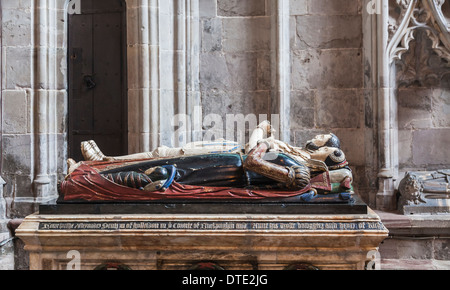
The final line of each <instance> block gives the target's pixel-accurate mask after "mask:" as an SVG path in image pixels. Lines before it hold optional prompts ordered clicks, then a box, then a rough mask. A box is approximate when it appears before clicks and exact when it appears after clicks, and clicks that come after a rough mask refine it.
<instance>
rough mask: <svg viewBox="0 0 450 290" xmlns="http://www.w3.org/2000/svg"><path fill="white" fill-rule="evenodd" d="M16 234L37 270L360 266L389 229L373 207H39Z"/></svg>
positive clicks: (370, 261) (370, 260)
mask: <svg viewBox="0 0 450 290" xmlns="http://www.w3.org/2000/svg"><path fill="white" fill-rule="evenodd" d="M16 235H17V236H18V237H19V238H20V239H22V240H23V242H24V243H25V250H26V251H28V252H29V254H30V269H33V270H64V269H81V270H93V269H108V268H112V269H132V270H144V269H145V270H189V269H196V268H198V267H204V266H205V265H206V267H209V266H211V265H213V266H211V267H214V268H220V269H225V270H283V269H288V268H289V269H293V268H305V267H306V268H318V269H321V270H334V269H339V270H342V269H346V270H347V269H348V270H363V269H366V268H367V267H369V268H371V269H372V268H376V265H377V264H376V262H377V257H379V255H378V254H377V253H378V248H379V245H380V243H381V242H382V241H383V240H384V239H385V238H386V237H387V236H388V230H387V229H386V227H385V226H384V225H383V223H382V222H381V220H380V218H379V216H378V215H377V214H376V213H375V212H373V211H372V210H370V209H368V210H367V213H365V214H335V215H332V214H316V215H315V214H292V213H291V214H285V215H282V214H195V215H192V214H189V215H188V214H178V215H176V214H175V215H174V214H170V215H164V214H120V215H118V214H78V215H77V214H70V215H69V214H66V215H64V214H58V215H55V214H54V215H50V214H39V213H37V214H34V215H31V216H28V217H27V218H26V219H25V220H24V222H23V223H22V225H21V226H20V228H18V229H17V231H16ZM305 265H306V266H305Z"/></svg>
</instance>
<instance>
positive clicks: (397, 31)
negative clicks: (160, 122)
mask: <svg viewBox="0 0 450 290" xmlns="http://www.w3.org/2000/svg"><path fill="white" fill-rule="evenodd" d="M394 2H395V4H394V5H392V4H391V5H390V7H389V24H388V29H389V45H388V55H389V57H390V61H391V63H392V62H393V61H394V60H398V59H401V58H402V55H403V54H404V53H405V52H407V51H408V50H409V49H410V43H411V41H412V40H414V39H415V36H416V32H417V31H418V30H419V29H422V30H424V31H425V32H426V34H427V36H428V37H429V38H430V40H431V41H432V48H433V50H434V51H435V52H436V53H437V54H438V55H439V56H440V57H441V58H443V59H445V60H446V61H447V62H449V61H450V20H449V19H447V18H446V16H445V15H444V13H443V12H442V6H443V4H444V3H445V0H396V1H394Z"/></svg>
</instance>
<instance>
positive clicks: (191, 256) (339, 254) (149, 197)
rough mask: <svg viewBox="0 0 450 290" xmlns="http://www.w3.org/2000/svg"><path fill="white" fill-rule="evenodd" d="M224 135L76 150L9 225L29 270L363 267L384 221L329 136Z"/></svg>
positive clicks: (374, 248)
mask: <svg viewBox="0 0 450 290" xmlns="http://www.w3.org/2000/svg"><path fill="white" fill-rule="evenodd" d="M252 137H253V136H252ZM252 140H253V139H251V141H252ZM224 142H225V141H224ZM84 145H86V146H88V147H89V146H91V147H89V149H92V150H94V151H95V152H96V153H101V151H100V150H99V149H98V148H96V147H95V143H92V142H91V143H89V144H88V143H85V144H84ZM208 145H211V146H212V147H210V146H208ZM234 145H235V144H231V145H230V144H228V143H227V144H225V143H222V144H220V148H221V150H220V151H219V152H218V151H217V147H216V146H217V144H206V146H205V144H202V146H201V150H200V151H198V150H197V149H196V150H197V151H195V152H196V153H198V154H187V152H189V150H181V151H180V152H182V154H179V155H180V156H173V152H172V153H170V157H167V156H161V154H159V156H157V157H155V155H156V154H155V153H156V152H153V154H152V156H148V155H147V156H148V157H150V158H148V159H145V158H142V157H143V156H142V155H139V154H138V155H136V156H126V157H124V158H115V159H111V158H108V157H105V156H102V155H101V154H100V156H102V157H101V158H100V159H96V160H92V158H91V157H89V156H87V158H86V155H85V158H86V159H87V160H90V161H85V162H81V163H78V164H74V163H72V164H71V166H70V169H69V174H68V176H67V177H66V179H65V180H64V181H62V182H61V184H60V185H59V190H60V198H59V200H58V201H57V202H56V203H55V204H46V205H41V206H40V211H39V213H36V214H34V215H31V216H28V217H27V218H26V219H25V220H24V222H23V223H22V225H21V226H20V228H19V229H18V230H17V235H18V236H19V237H20V238H21V239H22V240H23V241H24V243H25V250H27V251H28V252H29V253H30V268H31V269H67V268H76V269H86V270H89V269H90V270H93V269H105V268H115V269H135V270H141V269H149V270H166V269H184V270H188V269H198V267H206V266H205V265H209V266H208V267H211V268H214V269H226V270H234V269H241V270H243V269H247V270H272V269H280V270H281V269H323V270H326V269H359V270H362V269H365V268H367V267H369V268H372V266H373V264H374V259H376V257H377V253H378V247H379V245H380V243H381V242H382V241H383V240H384V239H385V238H386V237H387V235H388V231H387V229H386V228H385V227H384V225H383V224H382V222H381V220H380V218H379V217H378V216H377V215H376V214H375V213H374V212H373V211H372V210H371V209H370V208H368V207H367V205H366V204H364V202H362V201H361V200H360V199H359V198H358V196H356V195H355V194H354V192H353V187H352V181H353V176H352V175H351V170H350V168H349V167H348V163H347V161H346V159H345V155H344V153H343V152H342V150H340V142H339V140H338V139H337V137H336V136H334V135H332V134H329V135H320V136H317V137H316V138H314V139H313V140H311V141H310V142H308V144H307V145H306V149H305V150H303V149H300V148H295V147H291V146H289V145H287V144H283V143H282V142H281V141H277V140H274V139H273V138H269V139H264V140H261V139H259V140H258V142H256V144H254V145H252V146H249V149H247V150H240V149H239V148H238V147H239V146H237V147H236V146H234ZM227 146H232V148H231V149H230V147H227ZM205 150H206V152H205ZM159 153H161V152H159ZM199 265H200V266H199Z"/></svg>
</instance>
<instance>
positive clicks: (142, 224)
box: [39, 221, 385, 231]
mask: <svg viewBox="0 0 450 290" xmlns="http://www.w3.org/2000/svg"><path fill="white" fill-rule="evenodd" d="M39 230H41V231H121V230H144V231H145V230H149V231H150V230H151V231H157V230H160V231H165V230H169V231H177V230H178V231H183V230H192V231H267V230H271V231H289V230H292V231H371V230H373V231H380V230H385V227H384V225H383V224H382V223H381V222H375V221H374V222H368V221H361V222H266V221H261V222H258V221H255V222H239V221H222V222H221V221H201V222H198V221H194V222H190V221H126V222H40V223H39Z"/></svg>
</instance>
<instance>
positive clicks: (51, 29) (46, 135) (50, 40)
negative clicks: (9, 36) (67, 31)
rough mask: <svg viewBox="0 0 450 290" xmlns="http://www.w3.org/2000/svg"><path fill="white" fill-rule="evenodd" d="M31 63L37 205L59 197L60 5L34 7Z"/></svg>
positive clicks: (35, 3)
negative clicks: (58, 45) (57, 104)
mask: <svg viewBox="0 0 450 290" xmlns="http://www.w3.org/2000/svg"><path fill="white" fill-rule="evenodd" d="M31 5H32V6H31V11H32V15H31V19H32V24H33V26H32V35H31V45H32V60H31V89H30V99H31V100H32V104H33V106H32V107H30V109H31V112H30V114H31V116H32V126H31V131H32V135H31V138H32V144H34V152H33V153H34V154H33V155H34V157H35V158H34V160H35V162H34V166H33V169H34V170H33V172H34V176H33V177H34V179H33V191H34V192H33V194H34V196H33V198H34V199H35V201H36V202H37V203H41V202H45V201H49V200H51V199H55V198H57V193H56V190H55V189H56V186H55V185H56V181H57V180H56V179H57V176H56V164H57V161H56V159H57V155H58V153H57V152H58V151H57V142H56V133H57V128H56V124H57V117H56V116H57V113H56V112H57V107H56V103H57V98H56V96H57V83H58V82H57V68H58V65H57V55H58V53H57V52H58V50H57V31H58V29H57V11H58V10H57V3H56V0H50V1H45V0H38V1H33V2H32V4H31Z"/></svg>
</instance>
